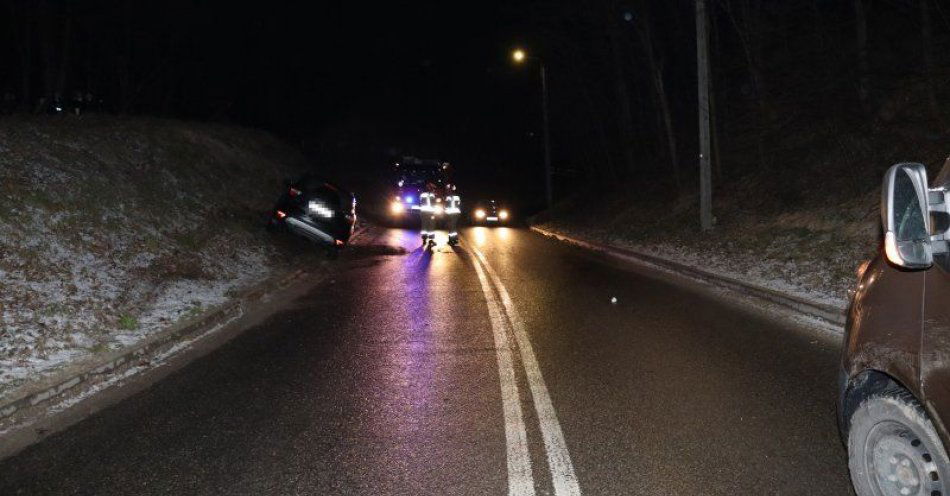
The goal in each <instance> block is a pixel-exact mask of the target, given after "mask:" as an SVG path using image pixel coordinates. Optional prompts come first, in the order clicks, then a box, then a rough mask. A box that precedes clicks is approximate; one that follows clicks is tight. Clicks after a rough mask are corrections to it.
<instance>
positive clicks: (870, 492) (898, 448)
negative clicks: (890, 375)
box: [848, 391, 950, 496]
mask: <svg viewBox="0 0 950 496" xmlns="http://www.w3.org/2000/svg"><path fill="white" fill-rule="evenodd" d="M848 468H849V469H850V471H851V482H852V483H853V484H854V490H855V492H856V493H857V495H858V496H892V495H893V496H904V495H927V496H938V495H939V496H950V492H947V490H948V488H950V485H948V482H950V461H948V458H947V453H946V451H945V450H944V447H943V443H942V442H941V441H940V437H939V436H938V435H937V431H936V429H934V426H933V423H931V422H930V419H929V418H927V414H926V412H924V410H923V408H921V406H920V404H919V403H918V402H917V401H916V400H915V399H914V398H913V396H911V395H910V394H909V393H907V392H904V391H899V392H894V393H890V394H882V395H875V396H871V397H870V398H868V399H866V400H864V401H863V402H862V403H861V404H860V406H858V408H857V410H855V412H854V414H853V415H852V416H851V424H850V428H849V430H848Z"/></svg>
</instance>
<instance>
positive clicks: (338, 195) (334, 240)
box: [267, 175, 356, 249]
mask: <svg viewBox="0 0 950 496" xmlns="http://www.w3.org/2000/svg"><path fill="white" fill-rule="evenodd" d="M285 186H286V189H285V190H284V192H283V193H282V194H281V196H280V198H279V199H278V200H277V205H275V206H274V210H273V212H272V214H271V216H270V219H269V221H268V224H267V226H268V229H270V230H272V231H279V230H285V231H288V232H290V233H292V234H295V235H298V236H301V237H303V238H306V239H309V240H311V241H314V242H316V243H318V244H321V245H323V246H326V247H329V248H332V249H336V248H342V247H343V246H345V245H346V243H347V242H348V241H349V239H350V235H351V234H352V233H353V228H354V226H355V225H356V197H355V196H353V194H352V193H348V192H346V191H344V190H342V189H340V188H339V187H337V186H334V185H333V184H330V183H328V182H326V181H324V180H322V179H320V178H318V177H316V176H313V175H306V176H303V177H301V178H300V179H297V180H290V181H287V182H286V183H285Z"/></svg>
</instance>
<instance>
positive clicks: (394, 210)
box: [389, 201, 405, 214]
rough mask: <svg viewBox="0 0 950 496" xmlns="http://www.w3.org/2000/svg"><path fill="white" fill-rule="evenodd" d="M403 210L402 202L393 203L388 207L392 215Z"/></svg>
mask: <svg viewBox="0 0 950 496" xmlns="http://www.w3.org/2000/svg"><path fill="white" fill-rule="evenodd" d="M403 210H405V208H404V207H403V206H402V202H398V201H394V202H392V204H390V205H389V211H390V212H392V213H394V214H401V213H402V211H403Z"/></svg>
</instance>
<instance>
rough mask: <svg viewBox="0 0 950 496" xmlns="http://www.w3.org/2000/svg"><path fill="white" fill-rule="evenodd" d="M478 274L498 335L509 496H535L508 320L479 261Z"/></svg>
mask: <svg viewBox="0 0 950 496" xmlns="http://www.w3.org/2000/svg"><path fill="white" fill-rule="evenodd" d="M473 265H474V266H475V272H477V273H478V281H479V283H481V286H482V293H483V294H484V296H485V303H487V304H488V315H489V317H490V320H491V328H492V334H494V336H495V351H496V355H497V357H498V378H499V379H500V381H501V403H502V410H503V412H504V416H505V442H506V446H507V457H508V494H509V496H533V495H534V478H533V476H532V475H531V455H530V454H529V453H528V434H527V433H526V432H525V425H524V414H523V413H522V411H521V397H520V396H519V394H518V381H517V379H516V377H515V368H514V366H513V365H512V358H511V346H510V345H509V343H508V333H507V332H506V330H505V318H504V316H503V315H502V309H501V308H500V307H499V305H498V302H497V301H496V299H495V295H494V294H492V290H491V284H489V282H488V278H487V277H486V276H485V271H484V270H483V269H482V266H481V264H479V263H478V261H476V262H475V263H474V264H473Z"/></svg>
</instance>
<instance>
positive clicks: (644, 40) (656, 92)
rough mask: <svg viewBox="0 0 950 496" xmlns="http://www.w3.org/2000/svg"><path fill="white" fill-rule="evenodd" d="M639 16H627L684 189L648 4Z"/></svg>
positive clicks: (674, 168) (677, 179) (676, 176)
mask: <svg viewBox="0 0 950 496" xmlns="http://www.w3.org/2000/svg"><path fill="white" fill-rule="evenodd" d="M637 14H638V15H632V14H627V17H629V18H630V20H631V22H633V24H634V26H635V27H636V31H637V34H638V35H639V39H640V43H641V45H642V46H643V51H644V53H645V55H646V59H647V65H648V66H649V68H650V83H651V87H652V89H653V92H652V95H653V100H654V103H655V104H656V108H657V110H658V112H657V120H658V124H657V125H658V127H659V129H660V133H659V134H661V135H663V136H664V137H665V138H666V145H667V154H668V156H669V159H670V169H671V171H672V172H673V179H674V181H675V182H676V188H677V189H682V180H681V177H680V166H679V159H678V156H677V152H676V132H675V130H674V127H673V115H672V113H671V112H670V102H669V98H668V97H667V93H666V80H665V77H664V74H663V61H662V60H661V58H660V56H659V55H658V54H657V51H656V49H655V45H654V38H653V29H652V28H651V24H652V22H651V21H652V20H651V19H650V12H649V9H648V8H647V3H646V2H643V3H642V4H641V5H640V6H639V9H638V11H637Z"/></svg>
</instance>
